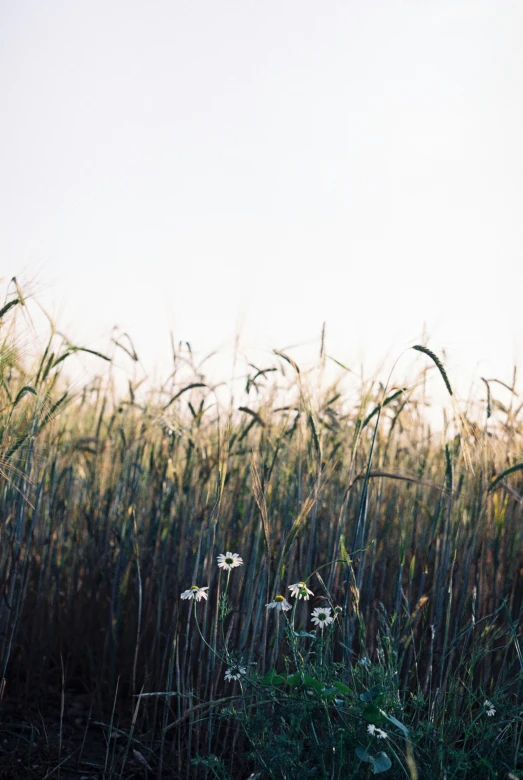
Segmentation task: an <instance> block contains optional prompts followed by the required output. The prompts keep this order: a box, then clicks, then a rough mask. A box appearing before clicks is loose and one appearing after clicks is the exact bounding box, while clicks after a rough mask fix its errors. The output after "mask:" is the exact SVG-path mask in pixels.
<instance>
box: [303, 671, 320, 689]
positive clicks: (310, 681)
mask: <svg viewBox="0 0 523 780" xmlns="http://www.w3.org/2000/svg"><path fill="white" fill-rule="evenodd" d="M303 682H304V684H305V685H308V686H309V688H313V689H314V690H315V691H316V693H322V691H323V685H322V684H321V682H320V681H319V680H315V679H314V677H309V675H308V674H304V675H303Z"/></svg>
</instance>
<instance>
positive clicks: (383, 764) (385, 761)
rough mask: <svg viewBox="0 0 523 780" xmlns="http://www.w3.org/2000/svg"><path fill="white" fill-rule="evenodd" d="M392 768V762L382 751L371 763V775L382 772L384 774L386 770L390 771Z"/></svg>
mask: <svg viewBox="0 0 523 780" xmlns="http://www.w3.org/2000/svg"><path fill="white" fill-rule="evenodd" d="M391 766H392V761H391V760H390V758H389V757H388V755H387V754H386V753H384V752H383V750H382V751H381V752H380V753H378V754H377V755H376V756H374V760H373V762H372V773H373V774H374V775H379V774H381V773H382V772H386V771H387V770H388V769H390V768H391Z"/></svg>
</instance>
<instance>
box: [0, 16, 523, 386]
mask: <svg viewBox="0 0 523 780" xmlns="http://www.w3.org/2000/svg"><path fill="white" fill-rule="evenodd" d="M0 106H1V117H2V118H1V122H0V181H1V183H2V184H1V187H0V258H1V260H0V276H4V277H9V276H12V275H17V276H18V277H20V278H22V279H36V287H37V288H38V289H39V290H40V292H39V298H40V300H42V301H43V302H44V303H45V304H46V305H47V306H48V307H49V308H50V309H51V310H52V311H53V312H54V313H56V315H57V319H58V322H59V325H60V326H61V328H62V329H63V330H68V331H69V332H71V333H72V335H73V336H74V337H75V338H76V339H77V341H79V342H80V343H82V344H84V345H86V346H93V347H102V346H103V344H104V341H105V340H107V337H108V335H109V333H110V330H111V328H112V326H113V325H115V324H117V325H118V326H120V328H122V329H123V330H126V331H128V332H129V333H131V335H132V336H133V338H134V340H135V342H136V346H137V349H138V352H139V353H140V354H141V357H142V359H143V360H144V362H145V363H146V364H147V365H148V366H152V365H153V364H154V363H155V362H156V361H158V360H160V361H161V360H163V359H165V360H166V361H167V360H168V359H169V347H168V345H169V338H168V334H169V330H171V329H172V330H173V331H174V334H175V338H176V339H187V340H189V341H190V342H191V343H192V345H193V346H194V348H195V349H197V350H199V351H202V352H205V351H208V350H211V349H213V348H222V349H224V350H227V349H228V348H229V347H230V346H231V345H232V343H233V340H234V335H235V333H236V332H237V331H238V330H240V331H241V340H242V344H243V345H244V347H245V348H246V349H253V350H255V349H258V350H260V349H261V350H270V349H272V348H273V347H277V348H284V347H288V346H289V345H292V344H298V343H300V344H305V346H304V347H302V348H301V350H302V352H301V353H299V352H297V353H296V354H303V355H305V354H306V353H307V349H310V350H314V353H315V354H316V352H317V349H318V340H319V334H320V331H321V325H322V322H323V321H324V320H326V321H327V336H328V349H329V351H330V352H331V353H332V354H334V355H335V356H337V357H338V358H339V359H340V360H343V361H347V362H349V363H350V362H351V361H352V360H356V359H359V358H360V357H361V355H364V356H365V359H367V358H368V359H370V360H373V359H376V358H382V357H384V356H385V355H386V354H387V353H389V352H390V353H391V354H393V355H395V354H397V353H398V352H399V351H401V349H402V348H403V347H404V346H406V345H408V344H412V343H416V342H419V340H420V337H421V336H420V334H421V332H422V329H423V324H424V323H426V325H427V328H428V331H429V334H430V335H431V339H430V340H429V342H428V343H429V346H432V347H433V348H434V349H436V350H437V349H440V350H441V349H443V348H446V350H447V351H448V354H449V356H450V357H449V360H450V361H451V363H452V364H453V365H452V367H453V368H455V369H457V368H459V367H460V366H463V367H464V369H466V370H467V371H469V372H470V371H472V370H473V368H474V366H475V365H476V364H477V363H480V364H481V370H484V371H485V372H487V371H489V370H490V371H493V372H496V373H497V376H499V377H500V378H502V379H504V380H505V381H509V379H510V376H511V368H512V363H513V360H514V359H515V357H516V356H518V355H519V348H520V346H521V347H523V314H522V291H523V262H522V254H523V252H522V250H523V142H522V139H523V4H522V3H521V2H519V0H514V1H513V2H512V1H511V0H496V2H494V0H450V1H449V2H446V1H445V0H416V1H414V0H404V1H403V2H400V1H394V0H379V1H377V0H345V2H340V1H339V0H323V1H322V2H319V0H314V2H313V1H312V0H280V2H278V3H276V2H260V1H259V0H258V1H257V2H253V1H252V0H235V2H231V1H230V0H193V1H192V2H187V1H186V2H181V0H169V1H167V0H156V1H152V2H132V1H130V0H125V2H119V1H118V0H103V2H101V0H89V2H84V0H75V1H74V2H71V1H70V0H63V1H62V2H60V1H59V0H48V1H47V2H46V1H45V0H38V2H36V0H16V2H13V1H12V0H0ZM308 344H309V345H310V346H309V347H308V346H307V345H308Z"/></svg>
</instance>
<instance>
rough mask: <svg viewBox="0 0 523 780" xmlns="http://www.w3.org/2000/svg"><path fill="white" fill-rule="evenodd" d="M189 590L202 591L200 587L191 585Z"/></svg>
mask: <svg viewBox="0 0 523 780" xmlns="http://www.w3.org/2000/svg"><path fill="white" fill-rule="evenodd" d="M189 590H200V588H199V587H198V585H191V587H190V588H189Z"/></svg>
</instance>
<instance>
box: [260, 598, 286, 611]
mask: <svg viewBox="0 0 523 780" xmlns="http://www.w3.org/2000/svg"><path fill="white" fill-rule="evenodd" d="M265 606H266V607H267V609H275V610H276V611H277V612H281V611H282V610H283V611H284V612H286V611H287V610H288V609H292V607H291V605H290V604H289V602H288V601H287V599H286V598H284V597H283V596H276V598H275V599H274V601H271V603H270V604H266V605H265Z"/></svg>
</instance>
